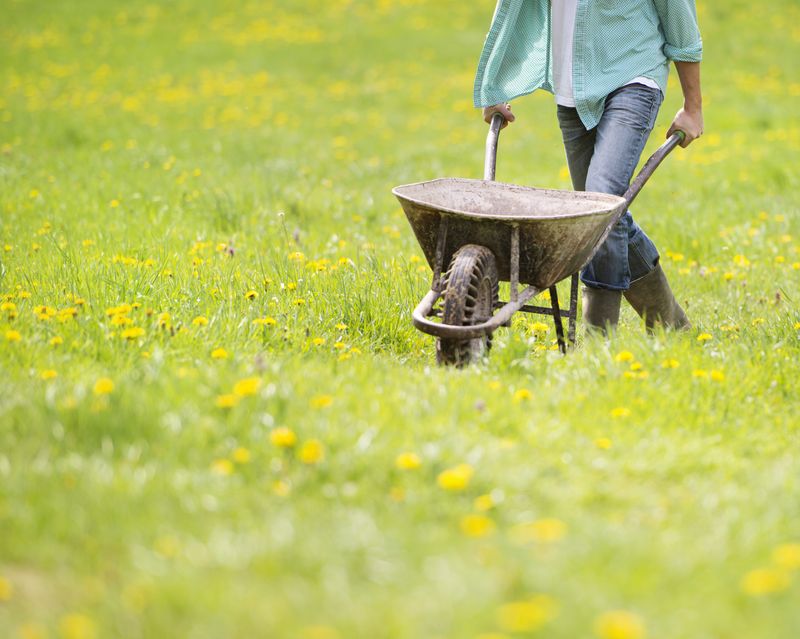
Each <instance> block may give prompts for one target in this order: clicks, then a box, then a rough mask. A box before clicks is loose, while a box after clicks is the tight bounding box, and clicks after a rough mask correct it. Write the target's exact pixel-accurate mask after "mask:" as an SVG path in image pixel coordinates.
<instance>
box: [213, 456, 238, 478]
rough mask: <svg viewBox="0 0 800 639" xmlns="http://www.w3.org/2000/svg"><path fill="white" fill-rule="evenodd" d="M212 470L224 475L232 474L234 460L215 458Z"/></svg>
mask: <svg viewBox="0 0 800 639" xmlns="http://www.w3.org/2000/svg"><path fill="white" fill-rule="evenodd" d="M211 472H212V473H214V474H215V475H220V476H223V477H224V476H226V475H230V474H231V473H232V472H233V462H232V461H231V460H230V459H215V460H214V461H213V462H211Z"/></svg>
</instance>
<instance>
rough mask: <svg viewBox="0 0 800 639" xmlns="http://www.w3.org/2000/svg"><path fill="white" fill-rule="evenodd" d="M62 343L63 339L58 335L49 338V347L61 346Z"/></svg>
mask: <svg viewBox="0 0 800 639" xmlns="http://www.w3.org/2000/svg"><path fill="white" fill-rule="evenodd" d="M63 343H64V338H63V337H61V336H60V335H56V336H55V337H51V338H50V346H53V347H55V346H61V345H62V344H63Z"/></svg>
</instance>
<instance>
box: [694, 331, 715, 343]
mask: <svg viewBox="0 0 800 639" xmlns="http://www.w3.org/2000/svg"><path fill="white" fill-rule="evenodd" d="M710 339H713V336H712V335H711V334H710V333H700V335H698V336H697V341H698V342H707V341H708V340H710Z"/></svg>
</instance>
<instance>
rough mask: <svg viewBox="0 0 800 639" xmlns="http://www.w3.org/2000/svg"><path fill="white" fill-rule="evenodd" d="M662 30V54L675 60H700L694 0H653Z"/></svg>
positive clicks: (698, 32) (701, 54) (700, 49)
mask: <svg viewBox="0 0 800 639" xmlns="http://www.w3.org/2000/svg"><path fill="white" fill-rule="evenodd" d="M654 3H655V6H656V11H657V12H658V18H659V20H660V22H661V28H662V29H663V30H664V40H665V44H664V55H665V56H666V57H667V58H668V59H670V60H674V61H676V62H700V61H701V60H702V59H703V40H702V38H701V37H700V28H699V26H698V24H697V7H696V6H695V1H694V0H654Z"/></svg>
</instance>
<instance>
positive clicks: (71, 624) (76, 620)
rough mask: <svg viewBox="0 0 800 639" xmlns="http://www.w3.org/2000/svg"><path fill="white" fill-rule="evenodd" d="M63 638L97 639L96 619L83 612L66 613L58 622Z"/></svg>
mask: <svg viewBox="0 0 800 639" xmlns="http://www.w3.org/2000/svg"><path fill="white" fill-rule="evenodd" d="M58 631H59V633H60V634H61V637H62V639H95V637H97V627H96V625H95V623H94V620H93V619H92V618H91V617H89V616H87V615H84V614H81V613H72V614H69V615H65V616H64V617H62V618H61V620H60V621H59V622H58Z"/></svg>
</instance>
